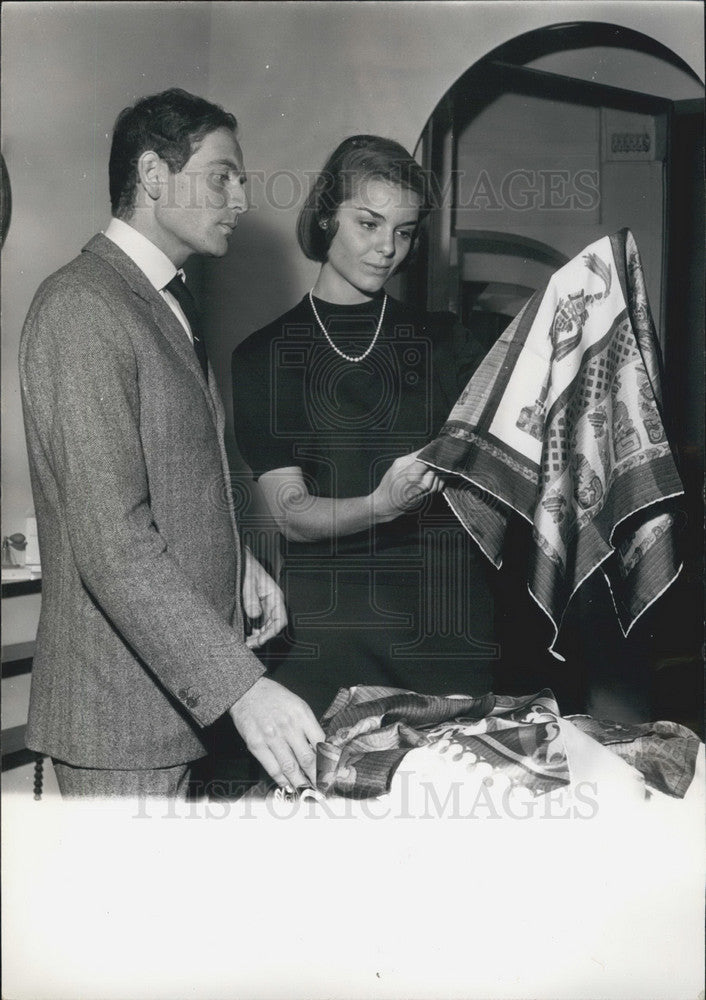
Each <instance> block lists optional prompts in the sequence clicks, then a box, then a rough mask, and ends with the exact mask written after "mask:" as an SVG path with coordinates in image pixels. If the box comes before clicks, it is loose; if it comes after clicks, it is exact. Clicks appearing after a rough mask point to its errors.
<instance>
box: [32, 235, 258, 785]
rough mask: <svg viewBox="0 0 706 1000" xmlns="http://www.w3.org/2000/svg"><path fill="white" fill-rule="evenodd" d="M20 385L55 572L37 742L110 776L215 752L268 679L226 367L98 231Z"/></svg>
mask: <svg viewBox="0 0 706 1000" xmlns="http://www.w3.org/2000/svg"><path fill="white" fill-rule="evenodd" d="M20 381H21V391H22V403H23V411H24V419H25V430H26V435H27V445H28V451H29V462H30V474H31V479H32V490H33V494H34V502H35V512H36V516H37V525H38V532H39V544H40V550H41V556H42V572H43V589H42V610H41V615H40V621H39V630H38V636H37V650H36V655H35V659H34V667H33V673H32V686H31V695H30V710H29V723H28V727H27V736H26V742H27V746H28V747H29V748H31V749H34V750H39V751H43V752H44V753H47V754H50V755H51V756H53V757H57V758H60V759H61V760H64V761H67V762H68V763H71V764H75V765H80V766H84V767H100V768H149V767H166V766H169V765H174V764H179V763H184V762H186V761H189V760H193V759H196V758H198V757H200V756H203V754H204V752H205V751H204V744H203V742H202V739H201V735H200V731H201V729H202V728H203V727H204V726H207V725H209V724H210V723H212V722H213V721H214V720H215V719H217V718H218V717H219V716H220V715H222V714H223V713H224V712H225V711H226V710H227V709H228V708H229V707H230V706H231V705H232V704H234V702H235V701H237V700H238V698H239V697H241V695H243V694H244V693H245V691H246V690H247V689H248V688H249V687H251V686H252V684H253V683H254V682H255V681H256V680H257V678H258V677H259V676H261V674H262V673H263V667H262V665H261V663H260V661H259V660H258V659H257V657H256V656H255V654H254V653H252V652H251V651H250V650H249V649H248V648H247V646H246V645H245V641H244V637H243V621H242V612H241V607H240V600H239V590H240V566H239V544H238V535H237V528H236V524H235V519H234V514H233V505H232V499H231V493H230V484H229V474H228V465H227V460H226V455H225V449H224V445H223V425H224V414H223V407H222V404H221V401H220V399H219V398H218V394H217V390H216V389H215V381H214V378H213V374H212V373H211V375H210V378H209V383H208V385H207V384H206V380H205V379H204V378H203V375H202V373H201V370H200V367H199V363H198V361H197V358H196V355H195V353H194V350H193V348H192V346H191V344H190V343H189V340H188V338H187V337H186V335H185V333H184V330H183V328H182V326H181V324H180V323H179V321H178V319H177V318H176V317H175V315H174V313H173V312H172V310H171V309H170V308H169V306H168V305H167V303H166V302H165V301H164V300H163V299H162V297H161V296H160V294H159V293H158V292H157V291H156V290H155V289H154V288H153V286H152V285H151V284H150V283H149V281H148V280H147V278H146V277H145V275H144V274H143V273H142V271H141V270H140V269H139V268H138V267H137V266H136V265H135V264H134V263H133V262H132V260H130V258H129V257H128V256H127V255H126V254H125V253H123V251H122V250H120V249H119V248H118V247H117V246H115V245H114V244H113V243H112V242H111V241H110V240H108V239H107V238H106V237H105V236H103V235H98V236H95V237H94V238H93V239H92V240H91V241H90V242H89V243H88V244H87V246H86V247H84V249H83V252H82V253H81V254H80V255H79V257H77V258H76V259H75V260H73V261H71V263H69V264H67V265H66V266H65V267H63V268H62V269H60V270H59V271H57V272H56V273H55V274H53V275H52V276H51V277H49V278H48V279H47V280H46V281H45V282H44V283H43V284H42V285H41V287H40V288H39V290H38V292H37V294H36V296H35V298H34V301H33V303H32V306H31V308H30V311H29V314H28V317H27V320H26V323H25V326H24V329H23V332H22V338H21V342H20Z"/></svg>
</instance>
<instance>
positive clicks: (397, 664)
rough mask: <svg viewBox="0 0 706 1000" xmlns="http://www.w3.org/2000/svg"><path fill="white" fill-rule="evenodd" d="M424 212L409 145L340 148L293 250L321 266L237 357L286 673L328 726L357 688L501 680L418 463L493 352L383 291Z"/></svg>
mask: <svg viewBox="0 0 706 1000" xmlns="http://www.w3.org/2000/svg"><path fill="white" fill-rule="evenodd" d="M428 211H429V203H428V195H427V182H426V176H425V174H424V172H423V171H422V169H421V168H420V167H419V165H418V164H417V163H416V162H415V161H414V160H413V159H412V157H411V156H410V155H409V154H408V153H407V152H406V150H404V149H403V148H402V147H401V146H400V145H398V144H397V143H395V142H392V141H391V140H388V139H382V138H379V137H377V136H369V135H362V136H352V137H350V138H348V139H346V140H345V141H344V142H343V143H341V145H340V146H339V147H338V148H337V149H336V150H335V152H334V153H333V154H332V156H331V157H330V158H329V160H328V162H327V163H326V165H325V166H324V168H323V170H322V172H321V174H320V175H319V177H318V179H317V180H316V182H315V184H314V186H313V188H312V191H311V193H310V195H309V197H308V198H307V201H306V203H305V205H304V208H303V210H302V212H301V214H300V217H299V223H298V238H299V244H300V246H301V248H302V250H303V252H304V253H305V255H306V256H307V257H309V258H310V259H313V260H317V261H319V262H320V263H321V269H320V271H319V275H318V278H317V280H316V283H315V284H314V287H313V288H312V290H311V292H310V293H309V294H308V295H305V296H304V298H303V299H302V301H301V302H299V303H298V305H296V306H295V307H294V308H293V309H291V310H290V311H289V312H287V313H285V315H284V316H281V317H280V318H279V319H277V320H275V321H274V322H273V323H270V324H269V325H268V326H266V327H264V329H262V330H259V331H258V332H257V333H254V334H253V335H252V336H250V337H249V338H248V339H247V340H245V341H244V342H243V343H242V344H241V345H240V346H239V347H238V348H237V349H236V350H235V352H234V354H233V398H234V419H235V431H236V437H237V441H238V444H239V447H240V450H241V452H242V454H243V457H244V458H245V460H246V461H247V462H248V463H249V465H250V466H251V468H252V470H253V474H254V476H255V478H257V479H259V482H260V486H261V488H262V491H263V494H264V496H265V499H266V501H267V503H268V506H269V508H270V510H271V512H272V515H273V517H274V519H275V521H276V523H277V525H278V527H279V529H280V530H281V532H282V534H283V536H284V539H285V542H284V573H283V589H284V591H285V597H286V599H287V604H288V609H289V615H290V626H289V630H288V634H287V636H286V645H287V648H286V650H285V651H284V654H283V656H282V657H281V661H282V662H280V663H279V665H278V666H277V668H276V672H275V677H276V678H277V680H278V681H280V682H281V683H282V684H284V685H285V686H287V687H289V688H291V689H292V690H293V691H295V692H296V693H298V694H299V695H300V696H301V697H302V698H304V699H305V700H306V701H308V703H309V704H310V705H311V707H312V708H313V710H314V712H315V713H316V714H317V715H321V714H322V713H323V712H324V710H325V709H326V708H327V707H328V705H329V704H330V702H331V700H332V699H333V698H334V696H335V694H336V692H337V691H338V689H339V688H340V687H349V686H351V685H354V684H374V685H387V686H393V687H402V688H408V689H411V690H415V691H419V692H424V693H436V694H444V693H447V694H448V693H465V694H484V693H486V692H487V691H488V690H490V688H491V684H492V671H491V667H492V661H493V660H494V659H495V656H496V648H495V646H494V645H493V622H492V618H493V609H492V600H491V598H490V594H489V590H488V584H487V580H486V572H487V570H486V566H485V565H484V562H483V557H482V556H481V554H480V553H479V552H478V551H477V550H476V549H475V547H473V546H472V543H471V542H470V541H469V540H468V538H467V536H466V535H465V532H463V531H462V529H461V528H460V527H459V526H458V524H457V522H456V520H455V517H454V516H453V515H452V514H451V512H450V510H449V508H448V505H447V504H446V503H445V501H444V499H443V497H442V496H441V495H440V494H441V490H442V489H443V485H444V484H443V482H442V480H441V479H440V478H439V476H438V475H436V474H435V473H434V472H433V471H432V470H430V469H429V468H428V467H426V466H424V465H423V464H422V463H420V462H418V461H417V460H416V453H417V452H418V451H419V450H420V449H421V448H422V447H423V446H424V445H425V444H427V443H428V442H429V441H430V440H431V439H432V438H433V437H434V436H435V435H436V433H437V432H438V430H439V428H440V427H441V425H442V423H443V422H444V420H445V418H446V416H447V415H448V413H449V410H450V409H451V406H452V405H453V403H454V402H455V401H456V398H457V397H458V395H459V393H460V392H461V390H462V389H463V387H464V386H465V384H466V382H467V381H468V378H469V377H470V374H471V373H472V371H473V370H474V368H475V366H476V365H477V364H478V362H479V361H480V358H481V356H482V355H481V352H480V350H479V348H478V347H477V345H475V344H474V342H473V340H472V338H471V337H470V335H469V334H468V332H467V331H466V330H464V329H463V328H462V327H461V326H460V325H459V324H458V323H457V322H456V321H455V319H454V317H453V316H452V315H451V314H423V313H420V312H418V311H415V310H413V309H411V308H409V307H408V306H406V305H403V304H402V303H401V302H398V301H395V300H394V299H392V298H391V297H390V296H389V295H387V294H386V293H385V291H384V285H385V283H386V282H387V281H388V280H389V278H391V277H392V275H393V274H394V273H396V272H397V271H398V270H399V268H400V267H401V265H402V264H403V263H404V262H405V261H406V260H408V259H409V255H410V252H411V251H412V249H413V246H414V243H415V239H416V237H417V233H418V229H419V224H420V222H421V220H422V219H423V217H424V216H425V215H426V214H427V213H428Z"/></svg>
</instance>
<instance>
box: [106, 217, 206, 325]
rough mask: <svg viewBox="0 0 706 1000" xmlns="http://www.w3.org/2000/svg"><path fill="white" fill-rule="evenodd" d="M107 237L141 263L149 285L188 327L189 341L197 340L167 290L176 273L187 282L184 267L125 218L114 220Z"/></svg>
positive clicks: (110, 224) (139, 265) (135, 261)
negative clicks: (172, 260)
mask: <svg viewBox="0 0 706 1000" xmlns="http://www.w3.org/2000/svg"><path fill="white" fill-rule="evenodd" d="M103 235H104V236H107V237H108V239H109V240H111V241H112V242H113V243H115V245H116V246H117V247H120V249H121V250H122V251H123V253H126V254H127V255H128V257H129V258H130V260H131V261H133V263H135V264H137V266H138V267H139V269H140V270H141V271H142V273H143V274H144V275H145V277H146V278H147V280H148V281H149V283H150V284H151V285H153V286H154V287H155V288H156V289H157V291H158V292H159V294H160V295H161V296H162V298H163V299H164V301H165V302H166V303H167V305H168V306H169V308H170V309H171V310H172V312H173V313H174V315H175V316H176V318H177V319H178V320H179V322H180V323H181V325H182V326H183V327H184V330H185V331H186V333H187V335H188V337H189V340H190V341H191V343H192V344H193V342H194V337H193V334H192V332H191V327H190V326H189V321H188V319H187V318H186V316H185V315H184V313H183V311H182V309H181V307H180V305H179V303H178V302H177V300H176V299H175V298H174V296H173V295H172V294H171V293H170V292H168V291H166V290H165V287H164V286H165V285H167V284H168V283H169V282H170V281H171V280H172V278H173V277H174V275H175V274H178V275H179V276H180V277H181V278H182V279H183V277H184V272H183V271H182V270H181V268H179V270H177V269H176V268H175V267H174V265H173V264H172V262H171V261H170V259H169V257H167V255H166V254H165V253H163V252H162V251H161V250H160V249H159V247H157V246H155V245H154V243H152V241H151V240H148V239H147V237H146V236H143V235H142V233H138V231H137V230H136V229H133V228H132V226H130V225H128V224H127V222H123V220H122V219H115V218H113V219H111V220H110V223H109V225H108V228H107V229H106V230H105V232H104V234H103Z"/></svg>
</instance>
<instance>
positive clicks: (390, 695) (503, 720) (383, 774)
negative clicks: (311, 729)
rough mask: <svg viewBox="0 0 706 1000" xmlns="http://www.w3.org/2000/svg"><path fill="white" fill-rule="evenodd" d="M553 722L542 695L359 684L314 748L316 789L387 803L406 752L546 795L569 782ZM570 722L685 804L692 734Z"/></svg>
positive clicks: (578, 719)
mask: <svg viewBox="0 0 706 1000" xmlns="http://www.w3.org/2000/svg"><path fill="white" fill-rule="evenodd" d="M559 719H560V715H559V709H558V706H557V703H556V699H555V698H554V695H553V693H552V692H551V691H550V690H549V689H548V688H544V689H543V690H542V691H540V692H538V693H537V694H531V695H525V696H522V697H509V696H504V695H494V694H487V695H483V696H482V697H479V698H472V697H470V696H462V695H452V696H437V695H424V694H415V693H414V692H413V691H404V690H399V689H397V688H387V687H373V686H365V685H359V686H357V687H352V688H341V690H340V691H339V692H338V694H337V695H336V698H335V699H334V701H333V702H332V704H331V706H330V707H329V709H328V710H327V712H326V713H325V714H324V716H323V719H322V720H321V721H322V725H323V728H324V731H325V733H326V740H325V742H323V743H320V744H319V745H318V747H317V782H316V785H317V790H318V791H319V792H323V793H324V794H327V795H343V796H348V797H351V798H368V797H371V796H376V795H383V794H384V793H386V792H388V791H389V790H390V784H391V781H392V778H393V776H394V773H395V771H396V770H397V768H398V767H399V765H400V764H401V763H402V761H403V760H404V758H405V757H406V755H407V754H408V753H409V752H410V750H412V749H414V748H415V747H436V748H437V749H438V750H439V751H440V753H442V754H446V755H448V757H449V759H450V761H455V760H458V759H463V760H467V761H470V762H476V763H484V764H486V765H490V767H491V768H492V769H493V773H495V774H502V775H503V776H504V777H505V778H506V779H508V780H509V782H510V784H511V785H512V786H513V787H514V788H522V789H526V790H527V791H529V792H530V793H532V794H533V795H541V794H545V793H547V792H552V791H554V790H555V789H560V788H561V787H563V786H567V785H568V784H569V783H570V781H571V775H570V771H569V761H568V759H567V753H566V747H565V744H564V738H563V734H562V731H561V727H560V725H559V721H558V720H559ZM567 719H568V720H569V721H570V722H571V723H572V724H573V725H575V726H576V727H577V728H579V729H580V730H581V731H582V732H584V733H586V734H587V735H588V736H590V737H591V738H593V739H594V740H596V741H597V742H598V743H601V744H602V745H603V746H606V747H608V748H609V749H610V750H611V751H613V752H614V753H617V754H618V755H619V756H620V757H622V758H623V760H625V761H627V763H628V764H630V765H631V766H632V767H634V768H636V769H637V770H638V771H639V772H640V773H641V774H642V775H643V777H644V778H645V781H646V782H647V783H648V784H649V785H651V786H652V787H654V788H656V789H658V790H659V791H662V792H665V793H666V794H668V795H672V796H674V797H675V798H683V796H684V795H685V793H686V791H687V790H688V788H689V785H690V784H691V781H692V779H693V776H694V771H695V767H696V756H697V753H698V749H699V746H700V741H699V739H698V737H697V736H695V735H694V733H692V732H691V731H690V730H689V729H686V728H685V727H684V726H680V725H678V724H677V723H674V722H655V723H645V724H640V725H622V724H620V723H616V722H603V721H599V720H597V719H592V718H591V717H590V716H568V717H567ZM469 766H470V767H473V766H474V764H473V763H471V764H469ZM469 780H470V775H469Z"/></svg>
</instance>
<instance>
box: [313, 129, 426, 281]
mask: <svg viewBox="0 0 706 1000" xmlns="http://www.w3.org/2000/svg"><path fill="white" fill-rule="evenodd" d="M367 179H379V180H384V181H388V182H389V183H390V184H397V185H399V187H401V188H404V189H406V190H408V191H413V192H414V193H415V194H417V195H418V196H419V198H420V200H421V209H420V212H419V221H420V222H421V221H422V219H423V218H424V217H425V216H426V215H428V214H429V211H430V208H431V203H430V193H429V183H428V179H427V175H426V173H425V172H424V170H422V168H421V167H420V166H419V164H418V163H417V161H416V160H415V159H414V158H413V157H412V156H410V154H409V153H408V152H407V150H406V149H405V148H404V146H400V144H399V143H398V142H395V141H394V140H393V139H383V138H382V137H381V136H379V135H351V136H349V137H348V138H347V139H344V140H343V142H342V143H341V144H340V146H338V147H337V148H336V149H335V150H334V151H333V153H332V154H331V155H330V156H329V158H328V160H327V161H326V163H325V164H324V166H323V169H322V171H321V173H320V174H319V175H318V177H317V178H316V180H315V181H314V184H313V186H312V189H311V191H310V192H309V195H308V196H307V199H306V201H305V202H304V206H303V208H302V210H301V212H300V213H299V220H298V222H297V239H298V240H299V246H300V247H301V248H302V250H303V251H304V253H305V255H306V256H307V257H308V258H309V260H318V261H320V262H322V263H323V262H324V261H325V260H326V259H327V257H328V249H329V247H330V246H331V243H332V241H333V238H334V236H335V235H336V230H337V229H338V225H337V223H336V220H335V218H334V216H335V214H336V210H337V209H338V207H339V205H340V204H341V203H342V202H344V201H347V200H348V199H349V198H351V197H352V196H353V191H354V189H355V187H356V185H357V184H360V183H361V182H363V181H365V180H367Z"/></svg>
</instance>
